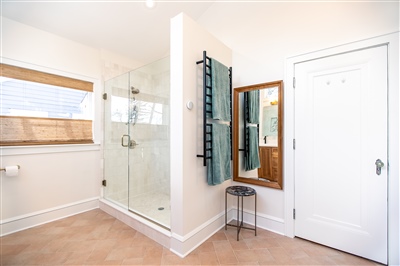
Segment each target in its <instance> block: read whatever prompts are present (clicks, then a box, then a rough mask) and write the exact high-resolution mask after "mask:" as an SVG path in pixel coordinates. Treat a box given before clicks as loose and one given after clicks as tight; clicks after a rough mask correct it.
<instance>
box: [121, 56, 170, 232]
mask: <svg viewBox="0 0 400 266" xmlns="http://www.w3.org/2000/svg"><path fill="white" fill-rule="evenodd" d="M130 87H131V91H133V92H134V94H132V95H131V112H132V114H131V117H132V119H131V123H130V137H131V141H133V143H134V144H133V147H131V149H130V161H129V169H130V170H129V209H130V210H132V211H134V212H136V213H138V214H140V215H142V216H144V217H146V218H149V219H151V220H153V221H155V222H157V223H158V224H161V225H163V226H164V227H167V228H169V227H170V174H169V173H170V163H169V158H170V156H169V151H170V145H169V142H170V141H169V140H170V138H169V120H170V117H169V90H170V89H169V88H170V68H169V58H164V59H162V60H159V61H157V62H154V63H152V64H150V65H147V66H145V67H142V68H139V69H137V70H135V71H132V72H131V73H130Z"/></svg>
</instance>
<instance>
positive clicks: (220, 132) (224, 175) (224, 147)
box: [207, 123, 232, 185]
mask: <svg viewBox="0 0 400 266" xmlns="http://www.w3.org/2000/svg"><path fill="white" fill-rule="evenodd" d="M229 135H230V129H229V125H226V124H216V123H214V124H212V152H211V156H212V158H211V159H210V161H209V163H208V164H207V183H208V184H209V185H218V184H221V183H222V182H224V181H225V180H228V179H231V178H232V173H231V142H230V137H229Z"/></svg>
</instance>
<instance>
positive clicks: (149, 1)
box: [146, 0, 156, 8]
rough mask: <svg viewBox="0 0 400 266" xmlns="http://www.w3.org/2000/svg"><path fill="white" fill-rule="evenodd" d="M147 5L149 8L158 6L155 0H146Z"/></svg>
mask: <svg viewBox="0 0 400 266" xmlns="http://www.w3.org/2000/svg"><path fill="white" fill-rule="evenodd" d="M146 6H147V7H148V8H154V7H155V6H156V2H155V1H154V0H146Z"/></svg>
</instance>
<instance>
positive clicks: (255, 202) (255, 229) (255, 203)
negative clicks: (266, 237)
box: [254, 193, 257, 236]
mask: <svg viewBox="0 0 400 266" xmlns="http://www.w3.org/2000/svg"><path fill="white" fill-rule="evenodd" d="M254 235H255V236H257V193H256V194H254Z"/></svg>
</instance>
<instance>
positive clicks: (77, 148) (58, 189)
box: [0, 18, 139, 235]
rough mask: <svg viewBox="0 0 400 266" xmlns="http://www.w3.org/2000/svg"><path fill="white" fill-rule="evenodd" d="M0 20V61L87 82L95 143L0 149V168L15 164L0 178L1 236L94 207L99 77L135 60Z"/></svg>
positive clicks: (97, 176)
mask: <svg viewBox="0 0 400 266" xmlns="http://www.w3.org/2000/svg"><path fill="white" fill-rule="evenodd" d="M1 20H2V41H1V44H2V57H1V61H2V63H6V64H13V65H17V66H21V67H26V68H31V69H36V70H39V71H44V72H48V73H53V74H58V75H63V76H68V77H72V78H77V79H82V80H87V81H90V82H93V83H94V94H95V97H94V98H95V114H94V128H93V131H94V140H95V144H93V145H60V146H57V145H56V146H40V147H39V146H32V147H1V148H0V153H1V164H0V166H1V167H5V166H7V165H16V164H18V165H20V166H21V169H20V172H19V175H18V176H17V177H8V176H5V173H4V172H1V176H0V182H1V183H0V184H1V186H0V187H1V188H0V190H1V194H0V196H1V210H0V220H1V221H0V224H1V229H0V230H1V231H0V235H5V234H9V233H12V232H14V231H18V230H22V229H24V228H28V227H32V226H34V225H37V224H41V223H45V222H48V221H51V220H54V219H59V218H61V217H63V216H68V215H72V214H74V213H78V212H82V211H85V210H88V209H92V208H96V207H98V197H99V196H100V194H101V193H100V191H101V186H100V183H101V180H102V178H103V173H102V169H101V158H102V152H101V149H100V142H101V139H102V135H103V134H102V129H101V128H102V116H103V115H102V100H101V94H102V92H103V76H104V77H108V78H110V75H111V74H110V73H112V74H115V75H119V74H121V72H125V71H127V70H128V68H129V67H133V66H138V65H139V62H136V61H132V60H127V59H122V58H120V57H118V56H116V55H114V54H112V53H110V52H107V51H99V50H97V49H94V48H91V47H87V46H84V45H82V44H79V43H76V42H73V41H70V40H67V39H64V38H61V37H59V36H56V35H54V34H50V33H47V32H44V31H41V30H38V29H35V28H33V27H30V26H27V25H24V24H21V23H18V22H15V21H12V20H9V19H6V18H1Z"/></svg>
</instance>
